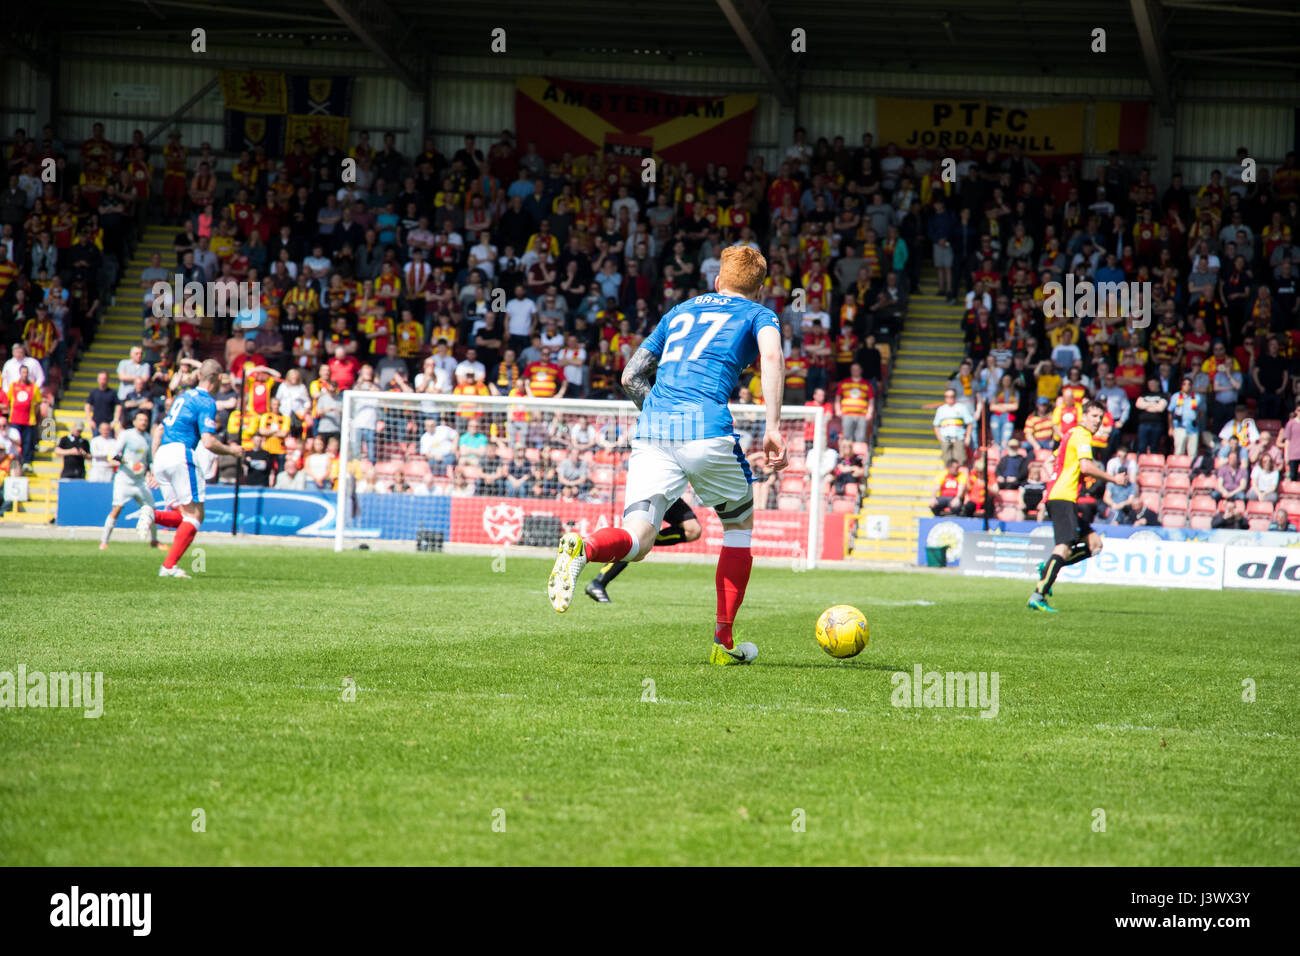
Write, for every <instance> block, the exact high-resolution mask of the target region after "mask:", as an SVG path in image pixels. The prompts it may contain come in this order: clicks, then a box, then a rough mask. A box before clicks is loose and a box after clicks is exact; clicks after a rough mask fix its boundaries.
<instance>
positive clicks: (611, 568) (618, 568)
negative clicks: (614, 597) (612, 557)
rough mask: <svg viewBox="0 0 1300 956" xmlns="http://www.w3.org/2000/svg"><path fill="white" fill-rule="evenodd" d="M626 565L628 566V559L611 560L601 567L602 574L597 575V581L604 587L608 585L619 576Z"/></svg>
mask: <svg viewBox="0 0 1300 956" xmlns="http://www.w3.org/2000/svg"><path fill="white" fill-rule="evenodd" d="M625 567H627V562H626V561H611V562H610V563H609V564H607V565H605V566H604V567H603V568H601V569H600V574H599V575H597V576H596V581H595V583H596V584H599V585H600V586H601V587H602V588H603V587H606V586H607V585H608V584H609V583H610V582H611V581H613V580H614V579H615V578H616V577H618V576H619V574H620V573H621V572H622V570H623V569H624V568H625Z"/></svg>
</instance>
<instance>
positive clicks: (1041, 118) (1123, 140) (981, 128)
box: [876, 96, 1147, 159]
mask: <svg viewBox="0 0 1300 956" xmlns="http://www.w3.org/2000/svg"><path fill="white" fill-rule="evenodd" d="M876 120H877V125H878V126H879V130H880V142H881V143H882V144H883V143H890V142H892V143H896V144H898V148H899V149H900V150H901V151H902V152H904V153H905V154H908V155H911V154H912V153H914V152H916V151H917V150H924V149H934V150H937V151H939V152H943V151H945V150H951V151H954V152H960V151H961V150H962V149H963V148H964V147H967V146H969V147H970V148H971V150H972V152H973V153H974V154H975V156H976V157H977V158H980V159H982V158H983V155H984V151H985V150H990V149H993V150H997V151H998V152H1000V153H1005V152H1007V151H1008V150H1009V149H1011V147H1012V146H1013V145H1018V146H1019V147H1020V148H1021V149H1022V150H1024V151H1025V152H1026V153H1028V154H1029V155H1031V156H1040V157H1046V158H1066V157H1075V156H1081V155H1082V154H1083V152H1084V147H1085V135H1084V134H1085V126H1086V123H1087V111H1086V108H1085V106H1084V104H1082V103H1067V104H1064V105H1061V106H1044V107H1035V108H1030V109H1025V108H1020V107H1014V106H1003V105H999V104H997V103H988V102H986V101H984V100H971V99H963V98H961V97H951V98H948V99H938V100H903V99H893V98H890V97H885V96H882V97H878V98H877V100H876ZM1093 124H1094V125H1093V141H1092V143H1091V149H1092V151H1094V152H1109V151H1110V150H1112V149H1116V150H1119V151H1120V152H1122V153H1133V152H1140V151H1141V150H1142V149H1143V148H1144V147H1145V145H1146V129H1147V110H1146V104H1145V103H1097V104H1095V105H1094V107H1093Z"/></svg>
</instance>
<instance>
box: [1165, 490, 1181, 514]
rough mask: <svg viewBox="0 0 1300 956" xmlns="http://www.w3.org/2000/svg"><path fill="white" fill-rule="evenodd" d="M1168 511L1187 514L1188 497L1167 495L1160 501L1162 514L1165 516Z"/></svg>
mask: <svg viewBox="0 0 1300 956" xmlns="http://www.w3.org/2000/svg"><path fill="white" fill-rule="evenodd" d="M1166 511H1178V512H1182V513H1183V514H1186V513H1187V496H1186V495H1176V494H1175V495H1170V494H1166V495H1165V496H1164V498H1162V499H1161V500H1160V513H1161V514H1164V513H1165V512H1166Z"/></svg>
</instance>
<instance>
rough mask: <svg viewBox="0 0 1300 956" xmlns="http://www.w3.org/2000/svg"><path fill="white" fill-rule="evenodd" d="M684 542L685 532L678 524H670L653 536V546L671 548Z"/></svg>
mask: <svg viewBox="0 0 1300 956" xmlns="http://www.w3.org/2000/svg"><path fill="white" fill-rule="evenodd" d="M685 540H686V530H685V529H684V528H683V527H682V526H681V525H679V524H670V525H669V526H668V527H666V528H664V529H663V530H662V531H660V532H659V534H658V535H656V536H655V546H656V547H659V546H660V545H662V546H664V547H667V548H671V547H672V546H673V545H675V544H681V543H682V542H683V541H685Z"/></svg>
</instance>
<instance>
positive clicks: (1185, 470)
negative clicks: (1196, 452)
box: [1165, 455, 1192, 475]
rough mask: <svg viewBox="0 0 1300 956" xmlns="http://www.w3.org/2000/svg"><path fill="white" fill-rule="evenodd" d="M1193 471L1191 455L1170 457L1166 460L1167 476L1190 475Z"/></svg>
mask: <svg viewBox="0 0 1300 956" xmlns="http://www.w3.org/2000/svg"><path fill="white" fill-rule="evenodd" d="M1191 471H1192V458H1191V456H1190V455H1170V456H1169V457H1168V458H1166V459H1165V474H1167V475H1189V474H1191Z"/></svg>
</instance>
